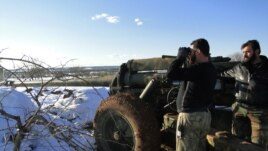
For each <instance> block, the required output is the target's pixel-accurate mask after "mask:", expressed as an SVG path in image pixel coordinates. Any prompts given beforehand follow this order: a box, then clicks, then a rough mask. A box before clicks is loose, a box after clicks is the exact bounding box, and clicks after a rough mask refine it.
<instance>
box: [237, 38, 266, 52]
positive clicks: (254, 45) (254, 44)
mask: <svg viewBox="0 0 268 151" xmlns="http://www.w3.org/2000/svg"><path fill="white" fill-rule="evenodd" d="M247 46H251V48H252V49H253V51H254V52H255V51H256V50H257V49H259V54H260V53H261V47H260V44H259V42H258V40H249V41H247V42H246V43H244V44H242V46H241V49H243V48H245V47H247Z"/></svg>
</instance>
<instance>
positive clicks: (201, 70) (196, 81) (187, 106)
mask: <svg viewBox="0 0 268 151" xmlns="http://www.w3.org/2000/svg"><path fill="white" fill-rule="evenodd" d="M181 64H182V62H181V61H180V60H179V59H176V60H174V61H173V62H172V64H171V65H170V67H169V69H168V72H167V77H168V79H169V80H171V81H183V82H182V84H181V85H180V88H179V94H178V97H177V109H178V111H182V112H195V111H204V110H207V108H208V107H209V106H210V105H211V104H212V95H213V91H214V87H215V84H216V78H217V73H216V70H215V68H214V66H213V65H212V63H211V62H207V63H198V64H194V65H190V66H188V67H186V68H182V67H181Z"/></svg>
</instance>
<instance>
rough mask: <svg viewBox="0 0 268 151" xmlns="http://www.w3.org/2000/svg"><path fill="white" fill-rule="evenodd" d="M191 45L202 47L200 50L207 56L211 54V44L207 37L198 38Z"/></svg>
mask: <svg viewBox="0 0 268 151" xmlns="http://www.w3.org/2000/svg"><path fill="white" fill-rule="evenodd" d="M191 45H193V47H194V48H197V49H200V51H202V52H203V54H204V55H205V56H207V57H209V56H210V53H209V44H208V41H207V40H206V39H204V38H199V39H196V40H194V41H193V42H192V43H191Z"/></svg>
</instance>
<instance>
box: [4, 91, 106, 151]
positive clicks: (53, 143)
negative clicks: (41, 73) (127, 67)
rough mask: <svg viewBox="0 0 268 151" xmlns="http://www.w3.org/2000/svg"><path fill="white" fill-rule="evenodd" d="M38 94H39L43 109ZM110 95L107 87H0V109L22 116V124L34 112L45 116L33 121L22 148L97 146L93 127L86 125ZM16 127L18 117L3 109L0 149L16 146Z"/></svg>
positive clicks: (68, 150)
mask: <svg viewBox="0 0 268 151" xmlns="http://www.w3.org/2000/svg"><path fill="white" fill-rule="evenodd" d="M40 92H41V93H40ZM35 96H39V97H38V102H39V103H40V107H41V108H40V111H38V104H37V103H36V101H35V100H34V98H35ZM107 97H108V88H106V87H58V88H55V87H48V88H45V89H43V90H42V91H40V88H32V89H28V90H27V91H26V89H25V88H16V89H14V88H11V87H0V110H1V111H5V112H6V113H8V114H10V115H14V116H19V117H20V119H21V121H22V124H25V123H26V120H27V119H29V117H31V116H32V115H36V114H38V115H40V116H41V117H42V118H41V119H42V120H41V121H42V122H40V121H38V122H35V123H34V124H32V125H31V127H30V130H29V132H27V133H26V134H25V137H24V139H23V141H22V144H21V149H20V150H21V151H52V150H53V151H55V150H57V151H61V150H64V151H73V150H79V149H80V150H81V149H85V150H94V148H95V146H94V143H95V139H94V137H93V131H90V130H88V129H86V128H87V127H90V125H92V121H93V118H94V116H95V111H96V109H97V107H98V106H99V104H100V102H101V101H102V100H103V99H105V98H107ZM36 111H38V112H36ZM17 130H18V129H17V128H16V121H15V120H12V119H11V118H7V116H4V115H3V114H2V113H1V114H0V151H9V150H13V147H14V143H13V142H12V141H11V140H12V138H14V136H15V134H16V133H17ZM52 133H53V134H52ZM75 145H78V146H79V147H80V148H75V147H74V146H75Z"/></svg>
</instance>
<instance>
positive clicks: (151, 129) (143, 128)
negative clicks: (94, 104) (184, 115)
mask: <svg viewBox="0 0 268 151" xmlns="http://www.w3.org/2000/svg"><path fill="white" fill-rule="evenodd" d="M155 117H156V116H155V115H154V113H153V112H152V110H151V109H150V108H149V107H148V106H146V105H145V103H144V102H141V100H140V99H138V98H136V97H134V96H132V95H130V94H127V93H118V94H115V95H113V96H110V97H109V98H108V99H107V100H105V101H103V102H102V103H101V105H100V106H99V108H98V109H97V112H96V116H95V118H94V128H95V139H96V144H97V150H98V151H127V150H134V151H158V150H160V129H159V127H158V122H157V120H156V118H155ZM119 122H120V123H121V125H120V126H118V125H119ZM124 122H125V123H124ZM122 125H123V126H122ZM124 126H125V127H124ZM115 127H116V129H120V128H122V127H124V130H125V128H126V127H127V130H125V132H123V130H122V133H128V134H129V133H131V135H132V137H130V139H129V137H124V136H123V137H122V138H123V139H122V140H116V139H115V138H114V135H112V133H111V132H113V131H114V130H113V128H115ZM118 127H120V128H118ZM111 129H112V130H111ZM122 129H123V128H122ZM119 131H120V130H119ZM120 132H121V131H120ZM120 132H119V133H120ZM119 138H120V137H119ZM120 139H121V138H120ZM125 139H128V142H126V143H127V145H121V144H124V143H125V142H124V141H123V140H125ZM109 140H110V141H109Z"/></svg>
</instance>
